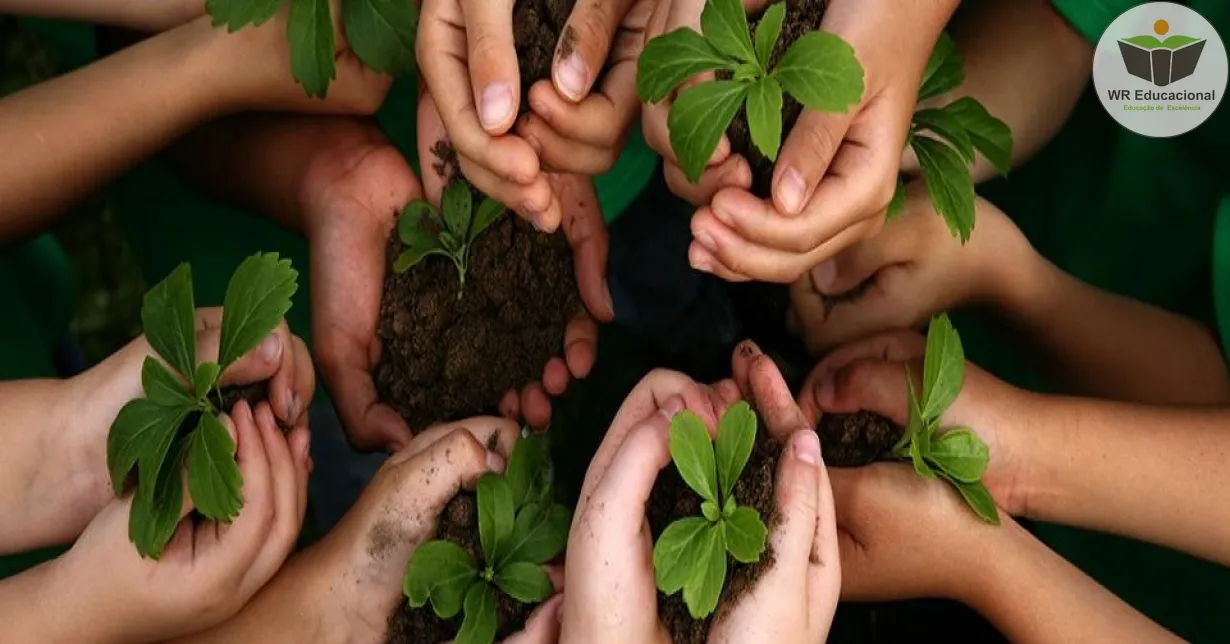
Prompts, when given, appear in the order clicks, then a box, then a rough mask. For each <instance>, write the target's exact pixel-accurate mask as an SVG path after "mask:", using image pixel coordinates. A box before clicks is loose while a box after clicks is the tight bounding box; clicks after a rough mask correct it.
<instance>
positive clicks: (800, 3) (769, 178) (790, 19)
mask: <svg viewBox="0 0 1230 644" xmlns="http://www.w3.org/2000/svg"><path fill="white" fill-rule="evenodd" d="M825 5H826V0H786V22H785V23H784V24H782V32H781V37H780V38H778V40H777V46H776V47H774V48H773V55H772V57H771V58H770V61H769V65H770V67H771V66H772V65H776V64H777V61H779V60H781V57H782V54H785V53H786V50H787V49H789V48H790V45H792V44H794V41H796V40H798V39H799V38H800V37H802V36H803V35H805V34H808V33H810V32H813V31H816V30H817V29H819V28H820V22H821V20H822V19H823V18H824V10H825ZM751 22H752V33H756V32H755V29H756V26H757V25H759V24H760V18H759V17H757V18H756V19H755V20H753V21H751ZM802 112H803V106H802V105H801V104H799V102H798V101H796V100H794V98H793V97H791V96H790V94H785V96H784V100H783V102H782V140H783V141H785V137H786V136H787V135H788V134H790V130H791V129H793V128H794V123H795V121H797V120H799V114H801V113H802ZM726 135H727V136H728V137H730V147H731V149H732V150H733V151H735V152H736V153H738V154H741V155H743V158H745V159H747V162H748V164H750V165H751V166H752V194H754V195H756V196H758V197H763V198H768V197H769V194H770V192H769V191H770V187H771V186H772V182H773V162H772V161H770V160H769V159H768V158H767V157H765V156H764V155H763V154H761V153H760V150H759V149H757V148H756V146H755V145H753V144H752V135H751V130H749V129H748V124H747V113H746V112H745V111H744V110H740V111H739V113H738V114H737V115H735V120H734V122H733V123H731V124H730V127H729V128H728V129H727V130H726Z"/></svg>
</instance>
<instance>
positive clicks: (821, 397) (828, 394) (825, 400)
mask: <svg viewBox="0 0 1230 644" xmlns="http://www.w3.org/2000/svg"><path fill="white" fill-rule="evenodd" d="M836 395H837V394H836V391H835V389H834V387H833V379H832V378H831V377H830V376H824V377H823V378H821V379H820V384H818V385H816V402H818V403H820V406H821V407H829V406H832V404H833V399H834V398H835V397H836Z"/></svg>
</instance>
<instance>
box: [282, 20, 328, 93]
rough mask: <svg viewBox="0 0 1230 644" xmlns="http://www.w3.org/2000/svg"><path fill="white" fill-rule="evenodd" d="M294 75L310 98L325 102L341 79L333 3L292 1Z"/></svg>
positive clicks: (289, 29)
mask: <svg viewBox="0 0 1230 644" xmlns="http://www.w3.org/2000/svg"><path fill="white" fill-rule="evenodd" d="M287 37H288V38H289V39H290V72H291V75H293V76H294V77H295V80H297V81H299V84H300V85H302V86H303V90H304V91H305V92H307V95H308V96H311V97H313V98H321V99H323V98H324V97H325V95H326V94H328V93H329V83H331V82H333V79H334V78H336V77H337V65H336V63H335V62H334V60H333V54H334V51H335V49H334V47H335V43H334V40H333V12H332V10H331V9H330V8H329V0H290V19H289V24H288V25H287Z"/></svg>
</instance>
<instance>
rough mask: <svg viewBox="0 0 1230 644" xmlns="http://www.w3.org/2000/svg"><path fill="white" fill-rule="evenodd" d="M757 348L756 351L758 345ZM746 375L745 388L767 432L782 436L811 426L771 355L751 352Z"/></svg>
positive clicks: (782, 437) (775, 436)
mask: <svg viewBox="0 0 1230 644" xmlns="http://www.w3.org/2000/svg"><path fill="white" fill-rule="evenodd" d="M752 346H753V347H754V346H755V345H752ZM756 351H757V353H758V352H759V349H756ZM746 378H747V386H748V389H747V390H746V391H747V393H748V395H749V397H750V399H751V401H752V405H753V406H754V407H755V408H756V410H757V411H758V412H760V415H761V417H762V418H763V419H764V423H765V429H766V430H767V431H768V432H769V435H770V436H772V437H773V438H776V439H778V440H784V439H785V438H786V437H787V436H790V435H791V434H793V433H794V432H796V431H798V430H801V429H811V428H812V425H811V424H810V423H808V422H807V418H806V417H805V416H804V415H803V411H802V410H801V409H799V406H798V403H796V402H795V400H794V395H793V394H791V392H790V386H789V385H787V384H786V380H785V378H783V377H782V373H781V371H780V370H779V369H778V368H777V365H776V364H774V362H773V359H772V358H770V357H769V356H766V355H764V354H763V353H759V354H758V355H753V356H752V357H751V358H750V362H749V364H748V365H747V374H746Z"/></svg>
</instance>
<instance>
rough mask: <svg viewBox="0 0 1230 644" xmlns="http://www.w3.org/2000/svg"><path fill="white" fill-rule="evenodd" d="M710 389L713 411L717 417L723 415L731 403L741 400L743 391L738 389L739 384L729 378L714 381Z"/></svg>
mask: <svg viewBox="0 0 1230 644" xmlns="http://www.w3.org/2000/svg"><path fill="white" fill-rule="evenodd" d="M712 389H713V394H712V398H713V411H714V413H715V415H717V416H718V417H721V416H723V415H725V414H726V410H727V409H729V408H730V406H731V405H733V404H735V403H737V402H739V401H740V400H743V392H742V391H739V386H738V385H736V384H735V381H734V380H731V379H729V378H727V379H726V380H722V381H720V382H717V383H715V384H714V385H712Z"/></svg>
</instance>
